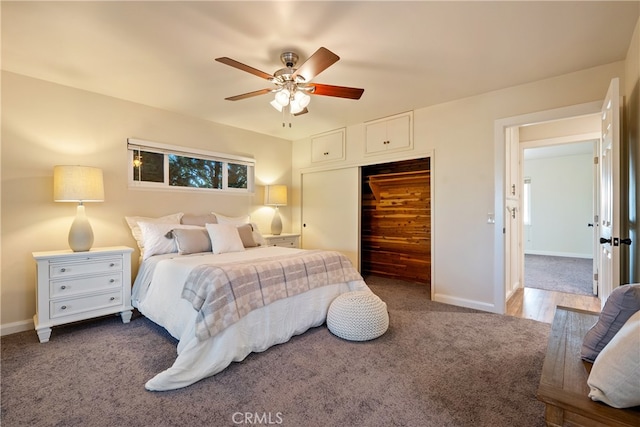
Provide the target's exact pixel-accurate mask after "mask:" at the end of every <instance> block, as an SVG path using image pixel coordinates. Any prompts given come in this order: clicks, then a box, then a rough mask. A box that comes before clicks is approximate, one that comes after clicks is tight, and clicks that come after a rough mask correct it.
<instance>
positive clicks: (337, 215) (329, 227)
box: [302, 168, 360, 269]
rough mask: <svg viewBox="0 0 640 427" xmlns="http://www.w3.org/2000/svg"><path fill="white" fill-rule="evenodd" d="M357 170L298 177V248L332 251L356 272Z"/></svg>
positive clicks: (357, 224)
mask: <svg viewBox="0 0 640 427" xmlns="http://www.w3.org/2000/svg"><path fill="white" fill-rule="evenodd" d="M359 183H360V170H359V168H346V169H334V170H328V171H320V172H310V173H304V174H303V175H302V248H304V249H327V250H336V251H339V252H342V253H343V254H345V255H346V256H347V257H348V258H349V259H350V260H351V262H352V263H353V265H354V266H355V267H356V268H358V269H359V265H360V264H359V260H358V244H359V240H360V238H359V230H360V225H359V218H360V210H359V206H360V204H359V201H360V185H359Z"/></svg>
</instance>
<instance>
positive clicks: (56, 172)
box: [53, 166, 104, 252]
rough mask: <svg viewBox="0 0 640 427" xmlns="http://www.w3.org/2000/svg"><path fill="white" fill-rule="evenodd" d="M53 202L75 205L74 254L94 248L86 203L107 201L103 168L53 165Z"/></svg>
mask: <svg viewBox="0 0 640 427" xmlns="http://www.w3.org/2000/svg"><path fill="white" fill-rule="evenodd" d="M53 200H54V201H55V202H76V203H78V210H77V212H76V218H75V219H74V221H73V224H71V229H70V230H69V247H70V248H71V250H73V251H74V252H84V251H88V250H89V249H91V246H92V245H93V230H92V229H91V224H89V219H88V218H87V215H86V214H85V210H84V203H85V202H102V201H104V185H103V180H102V169H98V168H94V167H90V166H54V167H53Z"/></svg>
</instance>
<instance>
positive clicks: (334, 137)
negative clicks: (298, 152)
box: [311, 128, 345, 163]
mask: <svg viewBox="0 0 640 427" xmlns="http://www.w3.org/2000/svg"><path fill="white" fill-rule="evenodd" d="M344 159H345V130H344V128H343V129H338V130H335V131H331V132H326V133H323V134H320V135H316V136H312V137H311V162H312V163H318V162H327V161H330V160H344Z"/></svg>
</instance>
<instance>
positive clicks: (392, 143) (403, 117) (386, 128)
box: [365, 111, 413, 154]
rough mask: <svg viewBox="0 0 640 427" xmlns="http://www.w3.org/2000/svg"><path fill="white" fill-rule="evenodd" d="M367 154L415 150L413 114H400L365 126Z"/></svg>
mask: <svg viewBox="0 0 640 427" xmlns="http://www.w3.org/2000/svg"><path fill="white" fill-rule="evenodd" d="M365 129H366V145H365V154H380V153H385V152H388V151H400V150H411V149H412V148H413V112H411V111H410V112H408V113H403V114H398V115H396V116H391V117H386V118H384V119H379V120H374V121H372V122H368V123H366V124H365Z"/></svg>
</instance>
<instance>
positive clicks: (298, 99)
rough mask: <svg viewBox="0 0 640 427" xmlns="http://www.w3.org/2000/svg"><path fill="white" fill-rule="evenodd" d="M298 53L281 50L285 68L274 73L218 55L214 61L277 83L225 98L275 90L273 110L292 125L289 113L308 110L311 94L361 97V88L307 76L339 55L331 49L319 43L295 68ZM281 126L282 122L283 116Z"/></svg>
mask: <svg viewBox="0 0 640 427" xmlns="http://www.w3.org/2000/svg"><path fill="white" fill-rule="evenodd" d="M298 59H299V57H298V55H297V54H296V53H295V52H284V53H282V54H281V55H280V60H281V61H282V63H283V64H284V66H285V68H281V69H279V70H277V71H276V72H275V73H273V75H270V74H268V73H265V72H264V71H260V70H258V69H256V68H253V67H250V66H248V65H245V64H243V63H241V62H238V61H236V60H234V59H231V58H227V57H221V58H216V61H218V62H221V63H223V64H225V65H229V66H231V67H234V68H237V69H239V70H242V71H245V72H247V73H250V74H253V75H255V76H258V77H261V78H263V79H265V80H268V81H270V82H271V83H273V84H274V85H276V87H275V88H273V89H261V90H256V91H253V92H248V93H244V94H242V95H236V96H231V97H228V98H225V99H226V100H228V101H239V100H241V99H246V98H251V97H254V96H258V95H264V94H267V93H274V92H275V96H274V99H273V100H272V101H271V102H270V104H271V105H272V106H273V108H275V109H276V110H278V111H280V112H282V114H283V116H284V115H287V114H288V116H289V127H291V116H292V115H294V116H298V115H301V114H305V113H307V112H308V111H309V110H307V106H308V105H309V103H310V102H311V97H310V96H309V94H312V95H322V96H332V97H338V98H347V99H360V97H361V96H362V93H363V92H364V89H358V88H352V87H345V86H331V85H323V84H320V83H311V82H310V80H311V79H313V78H314V77H315V76H317V75H318V74H320V73H321V72H322V71H324V70H326V69H327V68H329V67H330V66H331V65H333V64H334V63H336V62H337V61H338V60H339V59H340V57H339V56H338V55H336V54H335V53H333V52H331V51H330V50H328V49H326V48H324V47H321V48H320V49H318V50H317V51H316V52H315V53H314V54H313V55H311V56H310V57H309V58H308V59H307V60H306V61H305V62H304V63H303V64H302V65H301V66H300V67H299V68H295V66H296V64H297V63H298ZM282 126H285V123H284V119H283V122H282Z"/></svg>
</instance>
